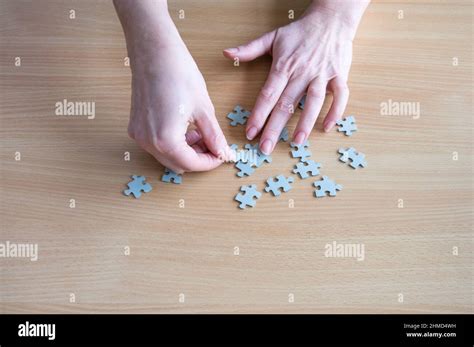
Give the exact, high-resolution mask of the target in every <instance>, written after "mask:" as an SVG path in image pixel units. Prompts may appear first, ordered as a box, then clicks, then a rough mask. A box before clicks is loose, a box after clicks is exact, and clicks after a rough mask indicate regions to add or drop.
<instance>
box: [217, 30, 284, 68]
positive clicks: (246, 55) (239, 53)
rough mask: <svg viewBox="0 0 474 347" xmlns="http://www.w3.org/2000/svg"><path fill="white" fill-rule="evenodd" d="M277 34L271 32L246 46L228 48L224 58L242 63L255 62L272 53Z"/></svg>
mask: <svg viewBox="0 0 474 347" xmlns="http://www.w3.org/2000/svg"><path fill="white" fill-rule="evenodd" d="M275 33H276V31H271V32H269V33H266V34H264V35H263V36H261V37H259V38H258V39H256V40H253V41H250V42H249V43H247V44H245V45H242V46H238V47H234V48H227V49H225V50H224V52H223V53H224V56H225V57H226V58H229V59H232V60H234V59H235V58H238V59H239V61H242V62H247V61H251V60H254V59H255V58H258V57H260V56H262V55H264V54H267V53H269V52H270V49H271V47H272V43H273V40H274V38H275Z"/></svg>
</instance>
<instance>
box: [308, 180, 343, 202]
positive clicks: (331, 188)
mask: <svg viewBox="0 0 474 347" xmlns="http://www.w3.org/2000/svg"><path fill="white" fill-rule="evenodd" d="M313 185H314V186H315V187H316V188H319V189H315V191H314V195H315V196H316V197H317V198H322V197H324V196H326V193H328V194H329V196H336V190H341V189H342V186H341V185H340V184H336V183H335V182H333V181H331V180H330V179H329V178H328V176H323V179H322V180H319V181H316V182H314V183H313Z"/></svg>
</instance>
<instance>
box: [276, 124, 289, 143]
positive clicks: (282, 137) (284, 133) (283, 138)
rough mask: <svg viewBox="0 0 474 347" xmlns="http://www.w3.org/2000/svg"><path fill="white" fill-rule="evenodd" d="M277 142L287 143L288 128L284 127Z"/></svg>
mask: <svg viewBox="0 0 474 347" xmlns="http://www.w3.org/2000/svg"><path fill="white" fill-rule="evenodd" d="M278 141H283V142H286V141H288V128H287V127H284V128H283V130H282V131H281V134H280V137H279V138H278Z"/></svg>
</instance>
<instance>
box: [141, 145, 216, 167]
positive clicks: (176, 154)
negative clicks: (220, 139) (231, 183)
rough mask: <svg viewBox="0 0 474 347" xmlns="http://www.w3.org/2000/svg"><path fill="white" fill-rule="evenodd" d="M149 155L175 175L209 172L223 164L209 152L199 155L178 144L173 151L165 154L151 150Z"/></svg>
mask: <svg viewBox="0 0 474 347" xmlns="http://www.w3.org/2000/svg"><path fill="white" fill-rule="evenodd" d="M150 153H151V154H152V155H153V156H154V157H155V158H156V159H157V160H158V161H159V162H160V163H161V164H163V165H164V166H165V167H167V168H169V169H171V170H173V171H174V172H176V173H177V174H182V173H183V172H189V171H209V170H212V169H215V168H216V167H218V166H219V165H221V164H222V163H223V161H222V160H220V159H219V158H218V157H216V156H215V155H214V154H212V153H210V152H204V153H201V152H200V151H197V150H195V149H194V148H192V147H191V146H189V145H187V144H186V143H180V144H179V145H178V146H175V149H174V150H172V151H168V152H166V153H158V152H157V151H155V150H151V151H150Z"/></svg>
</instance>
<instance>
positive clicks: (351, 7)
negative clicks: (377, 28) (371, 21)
mask: <svg viewBox="0 0 474 347" xmlns="http://www.w3.org/2000/svg"><path fill="white" fill-rule="evenodd" d="M369 3H370V0H349V1H347V0H313V2H312V3H311V5H310V6H309V7H308V8H307V10H306V12H305V14H304V16H310V17H315V16H320V15H323V16H324V17H325V18H326V19H331V20H332V21H334V22H337V23H338V24H339V25H341V26H342V27H343V28H344V29H345V30H347V31H348V32H349V34H350V35H351V38H352V39H353V38H354V36H355V33H356V31H357V28H358V26H359V23H360V20H361V18H362V15H363V14H364V11H365V9H366V8H367V6H368V4H369Z"/></svg>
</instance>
